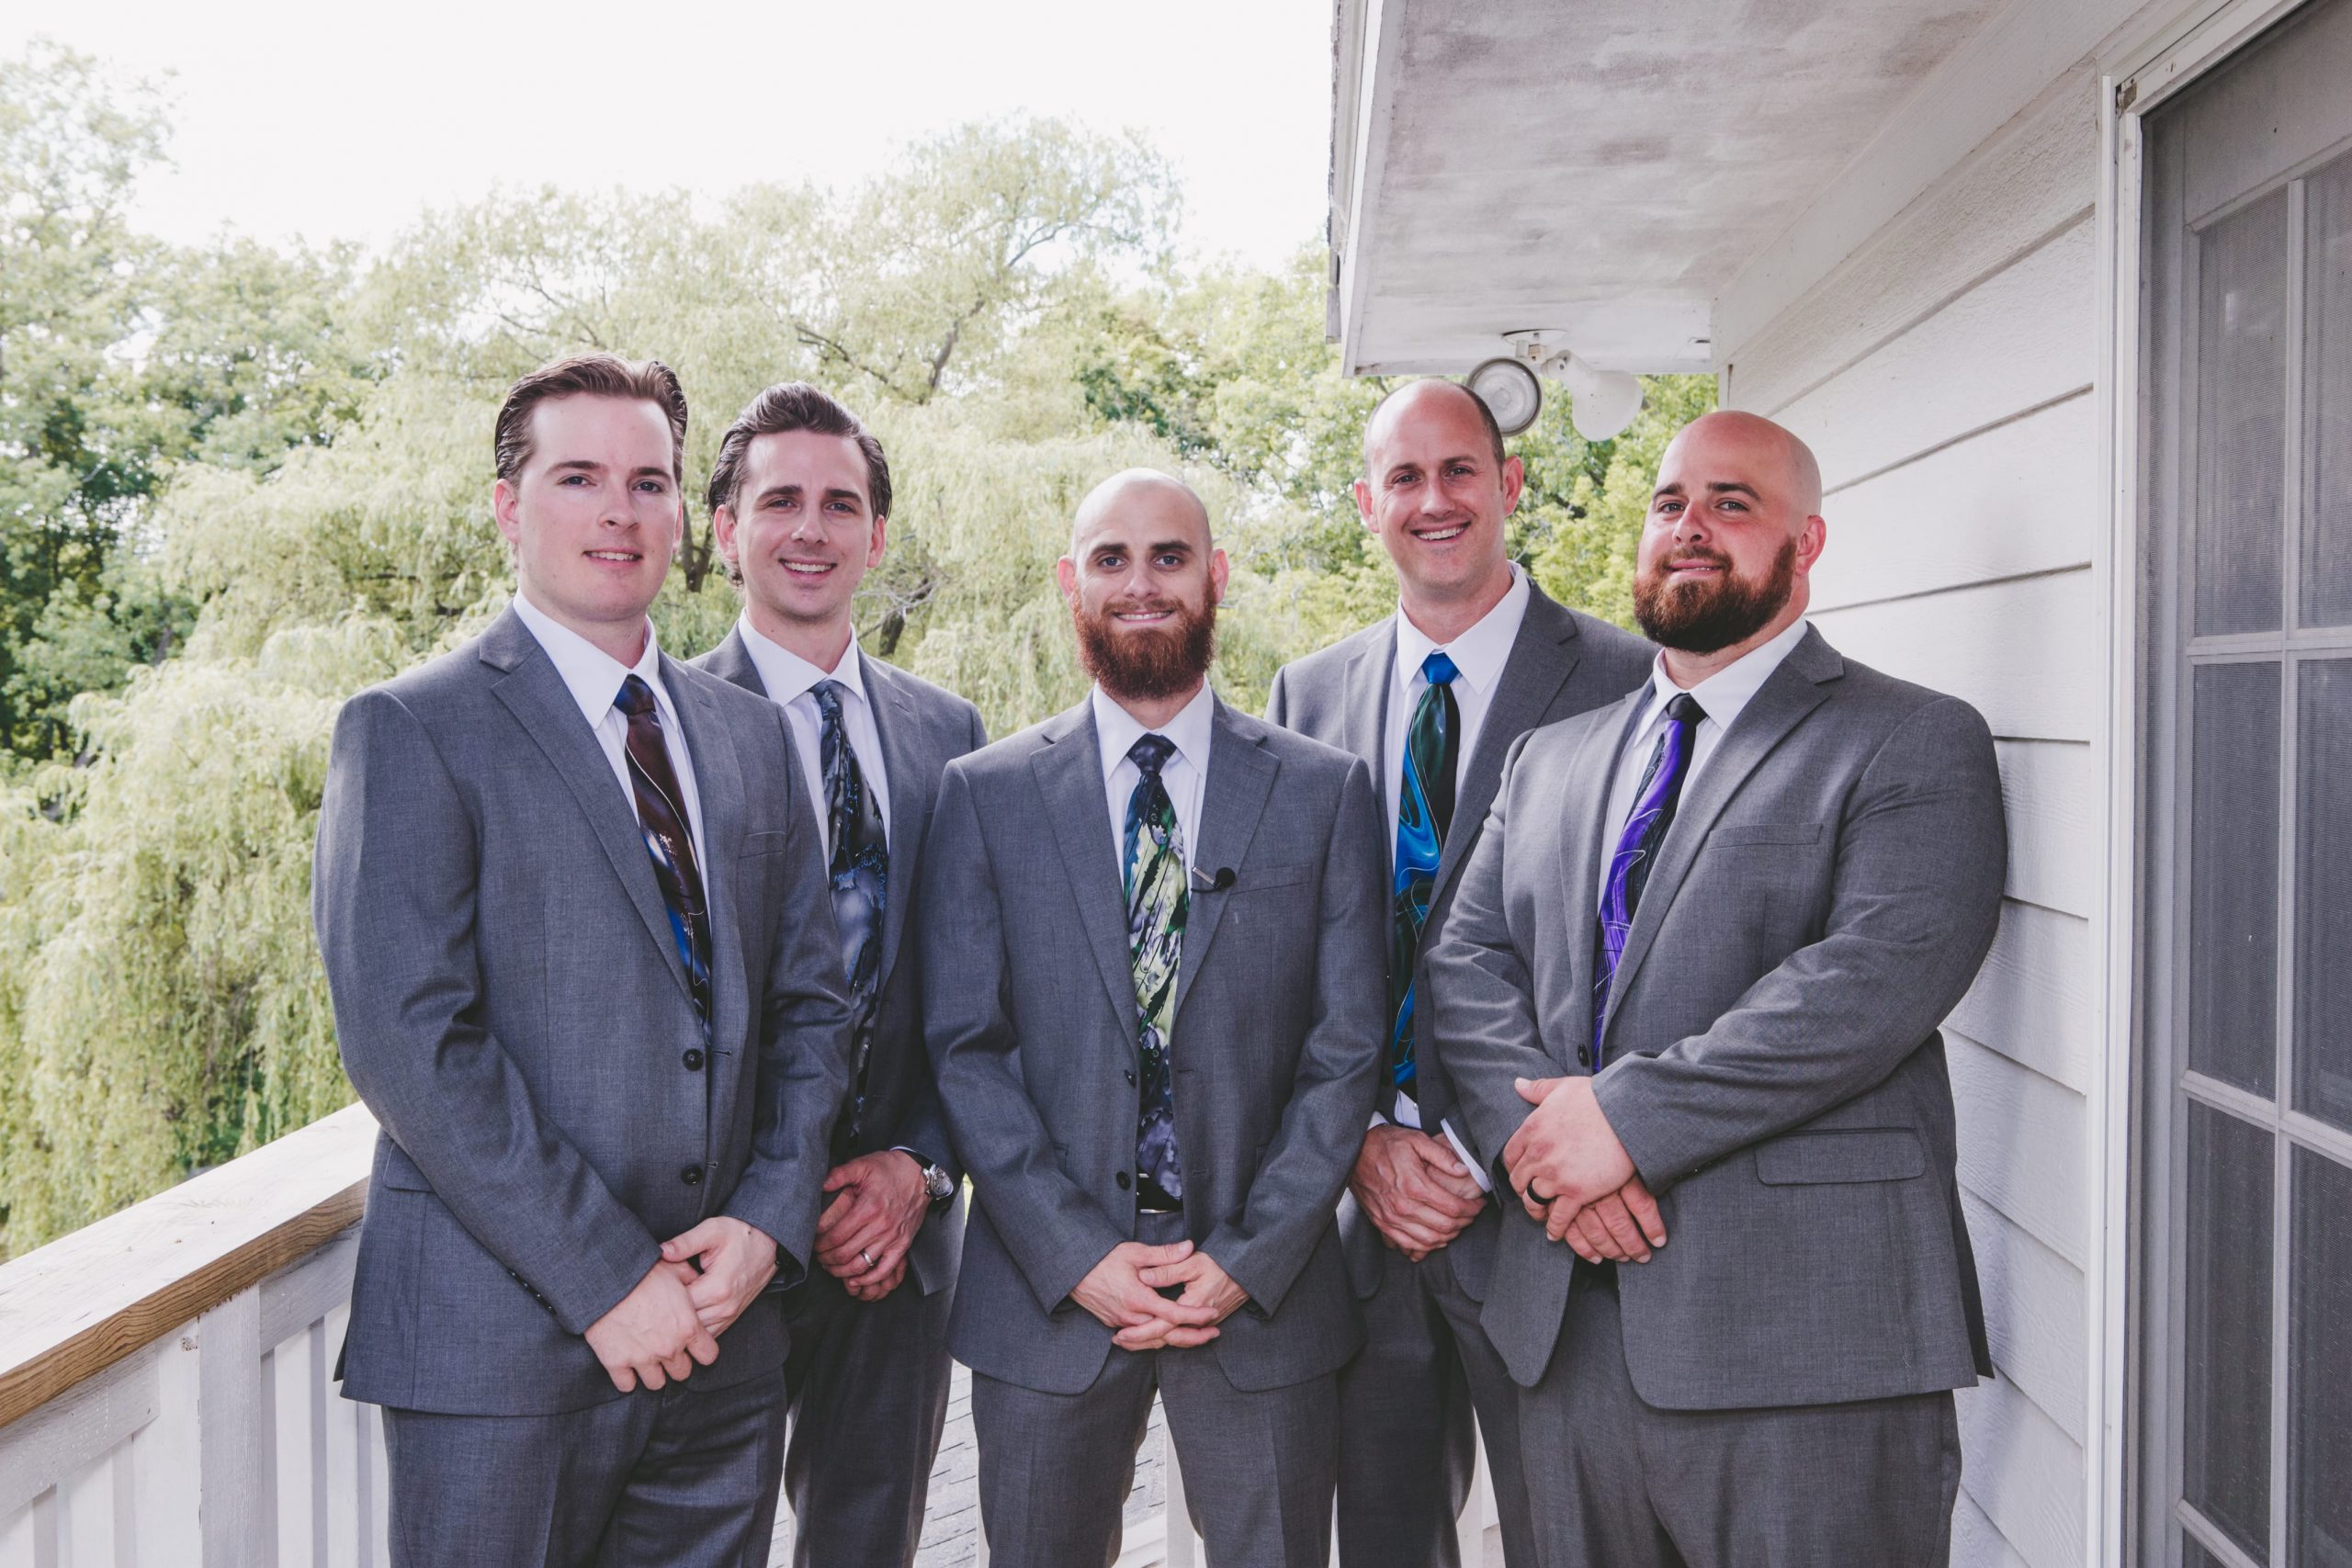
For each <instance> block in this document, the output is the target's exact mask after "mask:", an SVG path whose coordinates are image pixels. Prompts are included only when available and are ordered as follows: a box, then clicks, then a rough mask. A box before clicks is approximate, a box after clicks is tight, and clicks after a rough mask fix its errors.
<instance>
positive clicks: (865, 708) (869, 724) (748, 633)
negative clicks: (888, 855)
mask: <svg viewBox="0 0 2352 1568" xmlns="http://www.w3.org/2000/svg"><path fill="white" fill-rule="evenodd" d="M736 629H737V630H738V631H740V632H741V633H742V634H743V648H744V649H745V651H747V652H749V653H750V654H751V656H752V668H753V669H755V670H757V671H759V672H760V684H761V685H763V686H765V687H766V688H767V689H768V699H769V701H771V702H773V703H775V705H777V706H778V707H780V708H782V709H784V720H785V723H786V726H787V727H789V728H790V729H791V730H792V744H793V749H794V750H797V751H798V752H799V753H800V772H801V773H802V774H803V775H804V776H805V777H806V779H807V781H808V784H809V799H810V800H812V801H815V802H816V803H817V840H818V842H819V843H820V844H822V845H823V846H824V852H825V859H826V861H827V863H831V860H832V855H833V837H832V834H833V823H832V813H831V811H829V810H827V809H826V807H825V799H826V796H825V754H824V748H823V746H822V744H821V739H822V736H823V732H824V723H825V717H824V715H823V714H822V713H821V712H820V711H819V710H818V707H817V694H816V686H817V682H820V681H837V682H840V683H841V687H842V734H844V735H846V736H848V737H849V749H850V751H851V753H852V754H853V755H854V756H855V757H856V758H857V767H858V772H859V773H861V774H863V775H864V776H865V787H866V788H867V789H868V790H869V791H871V792H872V793H873V795H874V807H875V809H876V811H879V812H880V813H881V814H882V820H883V822H884V823H886V824H887V823H888V821H889V820H890V774H889V770H888V769H887V768H885V767H884V766H883V763H882V732H881V731H880V730H878V729H876V728H875V726H874V704H873V701H872V699H871V698H869V697H867V695H866V694H865V660H864V659H863V658H862V657H861V656H860V655H859V653H858V649H857V638H856V637H855V635H854V634H853V635H852V636H851V637H850V639H849V646H848V647H847V648H845V649H842V656H841V659H840V660H839V662H837V663H836V664H835V665H834V666H833V668H831V670H820V669H818V668H817V666H815V665H814V664H811V663H809V661H808V660H805V659H803V658H801V657H800V655H798V654H797V653H795V652H793V651H792V650H791V649H788V648H785V647H783V646H782V645H780V644H778V643H775V642H773V641H771V640H769V639H768V638H767V637H762V636H761V635H760V634H759V633H758V632H756V631H754V630H752V618H751V617H750V616H749V615H746V616H744V617H743V619H742V620H741V623H739V624H738V626H737V627H736ZM886 830H887V829H886Z"/></svg>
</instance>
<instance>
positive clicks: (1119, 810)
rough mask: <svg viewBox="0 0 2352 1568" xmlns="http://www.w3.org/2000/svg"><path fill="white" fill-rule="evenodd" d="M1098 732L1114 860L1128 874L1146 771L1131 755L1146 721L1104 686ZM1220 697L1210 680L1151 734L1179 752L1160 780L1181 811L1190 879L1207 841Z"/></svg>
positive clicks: (1096, 698)
mask: <svg viewBox="0 0 2352 1568" xmlns="http://www.w3.org/2000/svg"><path fill="white" fill-rule="evenodd" d="M1092 701H1093V704H1094V733H1095V735H1096V737H1097V738H1098V739H1100V740H1101V741H1102V745H1103V800H1104V802H1105V803H1106V804H1107V805H1108V806H1109V807H1110V808H1111V844H1112V859H1113V860H1114V861H1115V862H1116V863H1118V867H1119V874H1120V876H1121V877H1122V878H1124V877H1125V875H1126V870H1127V867H1126V858H1127V802H1128V801H1129V800H1130V799H1131V798H1133V796H1134V795H1135V793H1136V783H1137V782H1138V781H1139V780H1141V779H1142V777H1143V770H1142V769H1140V768H1138V767H1136V765H1135V762H1134V761H1132V760H1131V759H1130V758H1129V757H1128V756H1127V749H1128V748H1129V747H1131V746H1133V745H1134V744H1135V743H1136V740H1138V739H1141V738H1142V737H1143V736H1144V735H1145V734H1146V733H1147V731H1146V730H1145V728H1144V726H1143V721H1142V720H1141V719H1139V718H1137V717H1136V716H1135V715H1133V714H1131V713H1129V712H1128V711H1127V710H1126V709H1125V708H1123V707H1121V706H1120V705H1118V703H1117V702H1116V701H1114V699H1113V698H1112V697H1111V696H1110V695H1109V694H1107V693H1105V692H1104V691H1103V688H1102V687H1100V686H1097V687H1095V688H1094V694H1093V698H1092ZM1215 713H1216V698H1215V697H1214V696H1212V695H1210V694H1209V685H1208V682H1205V681H1204V682H1201V689H1200V690H1199V691H1198V692H1195V693H1194V694H1193V700H1192V701H1191V702H1189V703H1186V704H1185V705H1184V706H1183V707H1182V710H1181V711H1179V712H1178V713H1177V715H1176V716H1175V717H1174V718H1171V719H1170V720H1169V721H1168V722H1167V723H1166V724H1163V725H1161V726H1160V727H1159V729H1158V730H1156V731H1150V732H1148V733H1154V734H1158V735H1160V736H1162V737H1164V738H1165V739H1168V740H1170V741H1171V742H1172V743H1173V744H1174V745H1175V747H1176V750H1174V751H1173V752H1172V753H1170V756H1169V758H1168V761H1165V762H1163V763H1161V764H1160V767H1159V782H1160V784H1162V785H1164V786H1165V787H1166V789H1167V791H1168V799H1169V802H1170V804H1171V805H1173V806H1174V807H1176V825H1177V826H1178V827H1179V828H1180V829H1182V830H1183V835H1184V870H1185V872H1186V874H1188V875H1189V874H1191V872H1192V869H1193V856H1194V855H1195V854H1196V853H1198V846H1199V843H1200V839H1201V796H1202V795H1204V793H1206V789H1207V785H1208V777H1209V733H1210V731H1211V730H1212V729H1213V728H1215V726H1214V724H1213V723H1212V718H1213V716H1214V715H1215Z"/></svg>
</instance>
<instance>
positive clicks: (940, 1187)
mask: <svg viewBox="0 0 2352 1568" xmlns="http://www.w3.org/2000/svg"><path fill="white" fill-rule="evenodd" d="M922 1185H923V1190H925V1191H927V1192H929V1193H930V1194H931V1195H932V1196H933V1198H944V1197H946V1196H947V1195H948V1194H949V1193H950V1192H953V1191H955V1190H956V1184H955V1183H954V1182H953V1181H950V1180H948V1179H947V1173H946V1172H945V1171H944V1170H942V1169H941V1168H939V1167H937V1166H935V1165H927V1166H925V1167H923V1168H922Z"/></svg>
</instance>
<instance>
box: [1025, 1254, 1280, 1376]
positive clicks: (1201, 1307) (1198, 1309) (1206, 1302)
mask: <svg viewBox="0 0 2352 1568" xmlns="http://www.w3.org/2000/svg"><path fill="white" fill-rule="evenodd" d="M1165 1285H1182V1287H1183V1288H1184V1289H1183V1292H1182V1294H1181V1295H1178V1296H1176V1297H1175V1298H1174V1299H1172V1300H1171V1299H1170V1298H1169V1297H1167V1296H1163V1295H1161V1294H1160V1293H1159V1291H1160V1288H1161V1287H1162V1286H1165ZM1069 1294H1070V1299H1071V1300H1072V1301H1074V1302H1076V1303H1078V1304H1079V1305H1080V1306H1082V1307H1084V1308H1085V1309H1086V1310H1087V1311H1088V1312H1090V1313H1092V1314H1094V1316H1095V1318H1096V1319H1097V1320H1099V1321H1100V1322H1101V1323H1102V1325H1103V1326H1104V1327H1105V1328H1108V1329H1109V1330H1111V1343H1113V1344H1114V1345H1116V1346H1118V1347H1119V1348H1121V1349H1122V1350H1158V1349H1161V1348H1170V1349H1179V1350H1182V1349H1189V1348H1192V1347H1193V1346H1195V1345H1205V1344H1207V1343H1208V1342H1209V1341H1210V1340H1212V1339H1214V1338H1216V1337H1217V1326H1216V1325H1218V1324H1220V1323H1223V1322H1224V1321H1225V1320H1226V1319H1227V1318H1228V1317H1230V1316H1232V1315H1233V1314H1234V1312H1235V1310H1236V1309H1238V1307H1239V1306H1240V1305H1241V1303H1244V1302H1246V1301H1248V1300H1249V1299H1250V1292H1247V1291H1245V1290H1243V1289H1242V1288H1241V1287H1240V1286H1239V1285H1238V1284H1236V1283H1234V1281H1233V1278H1232V1276H1231V1275H1229V1274H1227V1272H1226V1271H1225V1270H1224V1269H1221V1268H1219V1267H1218V1266H1217V1263H1216V1259H1215V1258H1211V1257H1210V1256H1209V1255H1208V1254H1207V1253H1205V1252H1202V1251H1199V1250H1197V1249H1195V1248H1194V1247H1193V1244H1192V1243H1191V1242H1189V1241H1179V1242H1170V1243H1169V1244H1168V1245H1166V1246H1164V1247H1148V1246H1146V1245H1145V1244H1143V1243H1142V1242H1139V1241H1123V1242H1121V1243H1120V1244H1119V1245H1118V1246H1116V1247H1113V1248H1112V1249H1111V1250H1110V1251H1109V1252H1107V1253H1105V1254H1103V1261H1102V1262H1100V1263H1097V1264H1096V1265H1095V1266H1094V1267H1093V1268H1092V1269H1089V1270H1088V1271H1087V1275H1086V1278H1085V1279H1083V1280H1080V1281H1079V1282H1078V1285H1077V1288H1076V1289H1074V1290H1072V1291H1071V1292H1070V1293H1069Z"/></svg>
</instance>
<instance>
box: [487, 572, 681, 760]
mask: <svg viewBox="0 0 2352 1568" xmlns="http://www.w3.org/2000/svg"><path fill="white" fill-rule="evenodd" d="M515 615H518V616H520V617H521V618H522V622H523V625H524V626H526V627H527V628H528V629H529V631H530V633H531V635H532V636H533V637H537V638H538V640H539V646H540V647H541V648H543V649H547V655H548V660H550V661H552V662H553V663H554V665H555V672H556V673H557V674H558V675H560V676H561V677H563V684H564V689H565V690H566V691H569V692H570V693H571V700H572V701H573V702H575V703H577V704H579V705H580V712H581V716H582V717H584V718H586V719H587V721H588V724H589V728H595V727H596V726H597V725H600V724H602V723H604V722H605V715H606V714H608V713H610V712H612V711H613V705H614V703H615V702H616V701H617V700H618V698H619V696H620V694H621V682H623V681H625V680H627V679H628V677H629V676H631V675H636V676H639V677H640V678H641V679H642V680H643V681H644V682H645V683H646V684H647V685H649V686H650V687H652V688H653V697H654V700H655V701H656V702H658V703H659V704H661V705H662V719H663V721H664V722H665V723H668V722H674V721H675V719H676V717H677V716H676V714H675V713H674V712H673V711H672V709H671V707H670V694H669V692H668V691H667V690H665V689H664V688H663V687H662V642H661V638H660V637H657V636H656V635H655V633H654V630H653V623H652V622H651V621H650V620H649V621H648V622H646V624H645V652H644V653H643V654H641V655H640V656H639V659H638V661H637V664H636V667H635V668H634V669H632V668H630V667H629V666H628V665H626V664H623V663H622V662H621V661H620V660H617V659H615V658H614V657H613V656H612V655H611V654H609V653H606V652H605V650H604V649H601V648H598V647H597V646H596V645H595V644H594V643H593V642H590V641H589V640H588V639H587V638H586V637H582V636H581V635H580V634H579V633H578V632H576V631H573V630H572V629H571V627H570V626H565V625H563V624H562V623H561V622H560V621H558V620H556V619H555V618H554V617H553V616H551V615H548V613H547V612H546V611H544V610H542V609H540V608H539V607H538V606H537V604H532V603H531V601H530V598H529V597H528V596H527V595H526V594H525V593H524V592H523V591H522V589H520V588H519V587H518V588H516V589H515Z"/></svg>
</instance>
